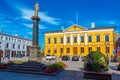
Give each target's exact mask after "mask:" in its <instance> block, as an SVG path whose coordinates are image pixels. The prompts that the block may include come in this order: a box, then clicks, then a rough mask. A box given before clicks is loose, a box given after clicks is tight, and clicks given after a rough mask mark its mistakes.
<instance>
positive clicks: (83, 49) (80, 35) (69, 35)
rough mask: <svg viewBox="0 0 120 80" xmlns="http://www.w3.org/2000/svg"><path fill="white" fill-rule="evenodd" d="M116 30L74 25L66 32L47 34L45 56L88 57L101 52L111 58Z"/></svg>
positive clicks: (45, 34) (50, 32)
mask: <svg viewBox="0 0 120 80" xmlns="http://www.w3.org/2000/svg"><path fill="white" fill-rule="evenodd" d="M114 28H115V27H99V28H95V26H93V25H92V27H91V28H83V27H81V26H79V25H72V26H70V27H68V28H67V29H64V30H59V31H49V32H45V33H44V37H45V44H44V47H45V48H44V52H45V55H47V54H51V55H55V56H61V55H62V56H63V55H69V56H73V55H79V56H86V55H87V54H88V53H89V52H91V51H96V50H99V51H101V52H102V53H103V54H107V55H108V56H111V55H113V50H114Z"/></svg>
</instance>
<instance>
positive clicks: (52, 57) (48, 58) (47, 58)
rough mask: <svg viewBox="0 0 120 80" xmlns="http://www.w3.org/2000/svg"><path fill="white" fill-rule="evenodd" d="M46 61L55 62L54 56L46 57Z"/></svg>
mask: <svg viewBox="0 0 120 80" xmlns="http://www.w3.org/2000/svg"><path fill="white" fill-rule="evenodd" d="M46 60H55V56H53V55H46Z"/></svg>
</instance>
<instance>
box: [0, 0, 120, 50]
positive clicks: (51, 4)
mask: <svg viewBox="0 0 120 80" xmlns="http://www.w3.org/2000/svg"><path fill="white" fill-rule="evenodd" d="M36 1H38V3H39V7H40V9H39V17H40V18H41V20H40V22H39V44H40V45H41V48H44V32H46V31H53V30H61V29H62V26H64V28H68V27H70V26H71V25H73V24H78V25H80V26H83V27H85V28H90V27H91V23H92V22H95V25H96V27H109V26H116V29H115V32H116V33H118V32H119V33H120V9H119V8H120V5H119V4H120V0H0V30H1V31H2V32H3V33H6V34H10V35H15V34H18V36H20V37H27V38H28V39H30V40H32V28H33V22H32V20H31V17H32V16H33V15H34V4H35V3H36Z"/></svg>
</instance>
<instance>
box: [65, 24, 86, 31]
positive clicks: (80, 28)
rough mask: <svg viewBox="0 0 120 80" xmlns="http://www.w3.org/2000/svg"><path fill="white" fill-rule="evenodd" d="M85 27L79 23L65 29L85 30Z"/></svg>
mask: <svg viewBox="0 0 120 80" xmlns="http://www.w3.org/2000/svg"><path fill="white" fill-rule="evenodd" d="M84 29H85V28H83V27H80V26H78V25H73V26H70V27H69V28H67V29H65V31H79V30H84Z"/></svg>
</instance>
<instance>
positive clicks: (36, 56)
mask: <svg viewBox="0 0 120 80" xmlns="http://www.w3.org/2000/svg"><path fill="white" fill-rule="evenodd" d="M28 61H36V62H40V47H39V46H36V45H33V46H31V47H30V54H29V58H28Z"/></svg>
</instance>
